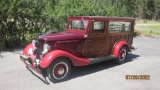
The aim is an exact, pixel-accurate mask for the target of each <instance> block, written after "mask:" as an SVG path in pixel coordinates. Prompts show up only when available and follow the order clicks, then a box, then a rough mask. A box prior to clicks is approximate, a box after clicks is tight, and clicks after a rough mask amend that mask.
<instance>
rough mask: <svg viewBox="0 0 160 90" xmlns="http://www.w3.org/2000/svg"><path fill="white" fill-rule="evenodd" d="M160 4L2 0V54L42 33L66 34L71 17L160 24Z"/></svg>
mask: <svg viewBox="0 0 160 90" xmlns="http://www.w3.org/2000/svg"><path fill="white" fill-rule="evenodd" d="M159 3H160V0H0V8H1V9H0V50H1V49H2V48H8V47H12V46H19V45H21V43H23V42H27V41H31V40H32V39H34V38H36V37H37V36H38V33H40V32H46V31H48V30H51V29H54V30H58V31H63V30H64V29H65V23H66V21H67V18H68V17H69V16H118V17H135V18H136V17H137V18H142V19H150V20H151V19H153V20H159V18H160V9H159V8H160V4H159Z"/></svg>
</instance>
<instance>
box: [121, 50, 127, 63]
mask: <svg viewBox="0 0 160 90" xmlns="http://www.w3.org/2000/svg"><path fill="white" fill-rule="evenodd" d="M126 54H127V52H126V50H125V49H122V50H121V51H120V56H119V59H120V61H124V60H125V58H126Z"/></svg>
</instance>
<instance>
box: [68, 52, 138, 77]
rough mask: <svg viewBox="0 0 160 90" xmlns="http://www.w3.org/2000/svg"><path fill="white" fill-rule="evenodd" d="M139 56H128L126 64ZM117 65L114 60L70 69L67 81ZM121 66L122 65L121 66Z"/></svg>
mask: <svg viewBox="0 0 160 90" xmlns="http://www.w3.org/2000/svg"><path fill="white" fill-rule="evenodd" d="M137 57H139V55H135V54H128V58H127V59H128V61H127V62H126V63H129V62H131V61H133V60H135V59H136V58H137ZM118 65H119V64H116V63H115V62H114V60H111V61H105V62H101V63H96V64H93V65H89V66H83V67H72V71H71V75H70V78H69V79H74V78H76V77H81V76H85V75H88V74H92V73H95V72H98V71H101V70H105V69H109V68H112V67H115V66H118ZM122 65H123V64H122Z"/></svg>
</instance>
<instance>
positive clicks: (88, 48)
mask: <svg viewBox="0 0 160 90" xmlns="http://www.w3.org/2000/svg"><path fill="white" fill-rule="evenodd" d="M105 26H106V22H105V21H95V20H92V22H91V24H90V29H89V31H88V37H87V39H86V42H85V46H84V49H83V52H82V54H83V56H85V57H97V56H102V55H104V54H105V49H106V42H105V38H106V30H105Z"/></svg>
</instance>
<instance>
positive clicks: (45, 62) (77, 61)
mask: <svg viewBox="0 0 160 90" xmlns="http://www.w3.org/2000/svg"><path fill="white" fill-rule="evenodd" d="M58 57H67V58H69V59H70V61H71V62H72V64H73V65H74V66H85V65H89V64H90V61H89V60H87V59H85V58H79V57H76V56H74V55H72V54H70V53H68V52H65V51H62V50H54V51H51V52H49V53H48V54H46V55H45V56H44V57H43V58H42V60H41V62H40V66H41V67H42V68H46V67H48V66H49V65H50V63H51V62H53V61H54V60H55V59H56V58H58Z"/></svg>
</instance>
